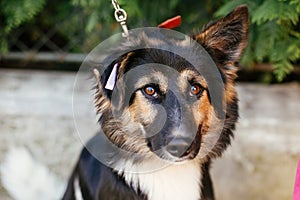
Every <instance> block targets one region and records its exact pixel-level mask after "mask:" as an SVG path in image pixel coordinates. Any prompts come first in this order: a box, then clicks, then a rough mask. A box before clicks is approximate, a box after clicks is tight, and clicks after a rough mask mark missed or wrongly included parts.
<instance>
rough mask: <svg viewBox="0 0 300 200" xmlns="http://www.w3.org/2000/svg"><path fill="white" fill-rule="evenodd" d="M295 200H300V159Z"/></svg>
mask: <svg viewBox="0 0 300 200" xmlns="http://www.w3.org/2000/svg"><path fill="white" fill-rule="evenodd" d="M293 200H300V157H299V161H298V168H297V172H296V180H295V187H294V194H293Z"/></svg>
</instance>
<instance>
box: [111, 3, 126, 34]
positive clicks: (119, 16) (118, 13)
mask: <svg viewBox="0 0 300 200" xmlns="http://www.w3.org/2000/svg"><path fill="white" fill-rule="evenodd" d="M111 3H112V5H113V6H114V8H115V13H114V15H115V19H116V21H117V22H118V23H120V25H121V27H122V29H123V33H122V36H123V37H127V36H128V35H129V32H128V28H127V25H126V20H127V13H126V11H125V10H124V9H122V8H120V5H119V3H118V1H117V0H112V1H111Z"/></svg>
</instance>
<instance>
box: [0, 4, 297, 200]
mask: <svg viewBox="0 0 300 200" xmlns="http://www.w3.org/2000/svg"><path fill="white" fill-rule="evenodd" d="M119 3H120V5H121V8H123V9H124V10H126V12H127V14H128V20H127V25H128V27H129V28H138V27H143V26H157V25H158V24H160V23H161V22H163V21H165V20H166V19H169V18H171V17H174V16H176V15H181V17H182V24H181V26H180V27H178V28H176V29H175V30H177V31H180V32H182V33H187V34H192V33H197V32H199V31H200V30H201V28H202V26H204V25H205V24H206V23H208V22H209V21H211V20H214V19H218V18H220V17H222V16H224V15H226V14H227V13H229V12H230V11H231V10H232V9H234V8H235V7H236V6H238V5H241V4H247V5H248V8H249V12H250V34H249V40H248V46H247V49H246V51H245V53H244V55H243V58H242V60H241V68H240V72H239V78H238V81H239V82H238V92H239V99H240V113H241V114H240V115H241V117H240V120H239V123H238V127H237V131H236V137H235V140H234V141H233V144H232V147H230V148H229V149H228V151H227V152H226V153H225V155H224V156H223V158H222V159H218V160H217V161H216V162H215V163H214V165H213V179H214V185H215V192H216V196H217V197H218V199H225V200H227V199H228V200H229V199H230V200H238V199H239V200H240V199H245V200H248V199H249V200H250V199H261V200H266V199H270V200H274V199H280V200H281V199H284V200H285V199H291V197H292V192H293V185H294V178H295V172H296V164H297V160H298V157H299V155H300V123H299V122H300V106H299V102H300V84H299V81H300V22H299V16H300V1H299V0H204V1H200V0H198V1H196V0H193V1H192V0H185V1H183V0H181V1H180V0H169V1H159V0H152V1H141V0H127V1H126V0H119ZM113 13H114V8H113V6H112V4H111V1H110V0H51V1H49V0H1V1H0V19H1V21H0V141H1V143H2V144H1V145H0V163H1V161H2V160H3V159H4V157H5V153H6V152H7V151H8V149H10V148H11V147H14V146H22V147H26V148H27V149H28V150H29V151H30V152H31V154H32V155H33V157H34V158H36V159H37V160H38V161H39V162H41V163H43V164H45V165H46V166H47V167H48V168H49V169H50V170H51V171H52V172H53V173H55V174H57V176H58V177H60V178H61V179H62V180H64V181H66V180H67V178H68V176H69V174H70V172H71V170H72V166H73V164H74V162H75V161H76V159H77V156H78V154H79V152H80V149H81V148H82V141H81V140H80V138H79V137H78V135H77V130H76V126H75V124H74V119H73V110H72V109H73V108H72V96H73V84H74V81H75V78H76V72H77V71H78V69H79V68H80V65H81V63H82V61H83V60H84V58H85V57H86V55H87V54H88V53H89V52H90V51H91V50H92V49H93V48H94V47H96V46H97V45H98V44H99V43H101V41H103V40H105V39H106V38H108V37H110V36H111V35H113V34H115V33H119V32H121V28H120V25H119V24H118V23H117V22H116V21H115V19H114V16H113ZM82 87H85V86H82ZM80 91H81V90H78V91H77V95H78V98H80V94H81V93H80ZM82 91H84V89H83V90H82ZM78 106H79V107H80V108H79V110H80V113H79V114H78V118H79V120H81V123H82V124H83V125H82V126H86V127H90V126H91V125H90V123H96V122H95V121H93V120H94V118H95V117H94V116H92V115H91V114H90V111H87V110H88V109H90V108H89V107H88V106H85V105H78ZM88 118H91V119H92V120H87V119H88ZM93 125H94V124H93ZM87 130H88V128H87ZM92 133H93V132H92ZM92 133H89V134H92ZM32 176H34V174H32ZM0 199H4V200H6V199H7V200H9V199H12V198H11V197H10V195H9V194H8V192H7V191H6V190H5V188H4V187H3V186H2V185H1V183H0Z"/></svg>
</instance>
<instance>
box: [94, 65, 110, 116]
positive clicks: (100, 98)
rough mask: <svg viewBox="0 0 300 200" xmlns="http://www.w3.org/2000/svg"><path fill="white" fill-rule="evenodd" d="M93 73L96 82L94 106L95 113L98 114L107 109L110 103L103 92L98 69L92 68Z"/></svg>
mask: <svg viewBox="0 0 300 200" xmlns="http://www.w3.org/2000/svg"><path fill="white" fill-rule="evenodd" d="M93 73H94V78H95V80H96V84H97V85H96V93H95V107H96V112H97V114H100V113H103V112H104V111H106V110H108V109H109V108H110V106H111V103H110V100H109V99H108V98H107V96H106V95H105V94H104V91H103V86H102V83H101V80H100V73H99V71H98V70H97V69H94V70H93Z"/></svg>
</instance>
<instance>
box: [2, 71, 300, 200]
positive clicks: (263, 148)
mask: <svg viewBox="0 0 300 200" xmlns="http://www.w3.org/2000/svg"><path fill="white" fill-rule="evenodd" d="M75 76H76V74H75V73H66V72H45V71H43V72H42V71H16V70H4V69H0V141H1V145H0V162H1V161H2V160H3V158H4V155H5V153H6V152H7V151H8V149H9V148H11V147H13V146H22V147H26V148H27V149H29V150H30V152H31V153H32V154H33V156H34V158H35V159H36V160H38V161H39V162H41V163H42V164H44V165H46V166H47V167H48V168H49V169H50V170H51V171H52V172H54V173H55V174H57V175H58V176H59V177H61V178H62V179H64V180H67V178H68V176H69V173H70V172H71V170H72V166H73V164H74V162H75V161H76V159H77V156H78V154H79V152H80V149H81V148H82V141H85V140H86V139H87V138H89V137H90V136H91V135H92V134H93V133H94V131H95V129H96V128H97V126H96V118H95V116H94V115H93V110H91V105H88V104H86V103H85V100H86V89H87V88H86V86H79V87H77V88H76V92H75V95H74V96H75V100H74V102H75V105H74V106H75V111H76V113H75V122H76V126H75V124H74V118H73V114H74V113H73V108H72V96H73V85H74V81H75ZM81 87H82V88H81ZM238 93H239V98H240V104H239V105H240V114H241V117H240V120H239V123H238V127H237V131H236V134H235V139H234V141H233V143H232V147H230V148H229V149H228V150H227V151H226V153H225V154H224V156H223V157H222V158H221V159H218V160H216V161H215V162H214V163H213V167H212V176H213V182H214V186H215V193H216V196H217V199H222V200H241V199H243V200H253V199H255V200H256V199H257V200H260V199H261V200H277V199H278V200H290V199H291V196H292V192H293V185H294V178H295V171H296V164H297V159H298V156H299V155H300V105H299V102H300V85H299V84H297V83H291V84H283V85H271V86H267V85H258V84H247V83H239V84H238ZM81 102H82V103H81ZM78 130H79V132H80V133H81V134H80V136H81V139H80V137H79V136H78V132H77V131H78ZM0 199H2V200H8V199H11V198H10V197H9V195H8V194H7V192H6V191H5V189H4V188H3V187H2V186H1V185H0Z"/></svg>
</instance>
